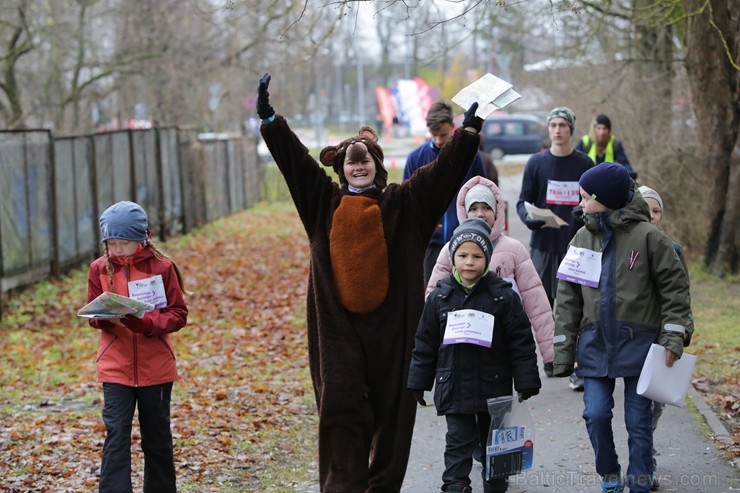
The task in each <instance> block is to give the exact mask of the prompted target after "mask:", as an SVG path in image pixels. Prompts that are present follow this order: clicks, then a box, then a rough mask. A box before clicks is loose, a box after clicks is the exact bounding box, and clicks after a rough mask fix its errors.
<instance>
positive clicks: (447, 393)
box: [434, 369, 455, 413]
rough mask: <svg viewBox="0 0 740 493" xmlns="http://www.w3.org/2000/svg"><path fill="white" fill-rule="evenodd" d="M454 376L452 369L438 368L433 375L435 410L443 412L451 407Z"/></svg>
mask: <svg viewBox="0 0 740 493" xmlns="http://www.w3.org/2000/svg"><path fill="white" fill-rule="evenodd" d="M454 386H455V378H454V374H453V373H452V370H449V369H447V370H439V371H437V373H436V374H435V376H434V387H435V390H434V405H435V406H436V407H437V411H439V412H440V413H441V412H444V411H446V410H449V409H450V408H452V405H453V402H454Z"/></svg>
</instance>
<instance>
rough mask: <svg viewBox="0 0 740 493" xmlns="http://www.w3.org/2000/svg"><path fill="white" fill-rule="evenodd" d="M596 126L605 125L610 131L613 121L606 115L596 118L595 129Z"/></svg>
mask: <svg viewBox="0 0 740 493" xmlns="http://www.w3.org/2000/svg"><path fill="white" fill-rule="evenodd" d="M596 125H604V126H605V127H606V128H608V129H609V130H611V129H612V121H611V120H610V119H609V117H608V116H606V115H603V114H602V115H599V116H597V117H596V118H594V127H595V126H596Z"/></svg>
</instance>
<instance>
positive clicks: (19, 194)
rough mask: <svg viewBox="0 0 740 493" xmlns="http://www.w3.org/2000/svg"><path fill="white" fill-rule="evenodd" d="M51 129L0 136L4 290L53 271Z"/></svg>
mask: <svg viewBox="0 0 740 493" xmlns="http://www.w3.org/2000/svg"><path fill="white" fill-rule="evenodd" d="M50 140H51V137H50V134H49V132H47V131H43V130H39V131H24V132H3V133H2V134H1V137H0V176H2V181H1V182H0V183H1V185H0V194H2V197H3V200H2V206H1V207H0V264H1V265H0V272H1V273H2V288H3V291H5V290H7V289H12V288H13V287H15V286H16V285H18V284H22V283H24V282H28V280H29V279H30V280H35V279H37V278H39V277H43V276H47V275H48V274H49V273H50V271H51V264H52V260H53V257H52V253H53V249H52V245H53V243H54V238H53V234H54V232H53V223H52V220H53V219H52V210H51V204H52V203H51V198H52V193H53V191H52V190H51V176H52V173H53V169H52V162H51V152H50V146H51V144H50Z"/></svg>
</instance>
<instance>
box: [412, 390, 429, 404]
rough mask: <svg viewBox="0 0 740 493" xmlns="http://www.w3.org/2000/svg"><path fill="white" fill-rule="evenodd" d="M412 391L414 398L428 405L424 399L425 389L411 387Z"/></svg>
mask: <svg viewBox="0 0 740 493" xmlns="http://www.w3.org/2000/svg"><path fill="white" fill-rule="evenodd" d="M411 393H412V394H413V395H414V399H416V402H418V403H419V404H420V405H422V406H426V405H427V401H425V400H424V391H423V390H417V389H411Z"/></svg>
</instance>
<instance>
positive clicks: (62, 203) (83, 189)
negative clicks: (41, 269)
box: [54, 137, 97, 268]
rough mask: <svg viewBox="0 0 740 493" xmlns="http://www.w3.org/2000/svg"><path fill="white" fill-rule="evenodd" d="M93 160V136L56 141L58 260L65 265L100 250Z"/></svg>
mask: <svg viewBox="0 0 740 493" xmlns="http://www.w3.org/2000/svg"><path fill="white" fill-rule="evenodd" d="M91 160H92V141H91V139H90V138H89V137H70V138H63V139H56V140H55V141H54V162H55V169H56V176H55V180H54V187H55V189H56V195H55V196H56V205H55V207H54V210H55V212H56V221H57V259H58V261H59V264H60V267H62V268H65V267H67V266H71V265H74V264H76V263H78V262H79V261H80V260H81V259H83V258H90V257H92V256H93V255H94V254H95V252H96V250H97V249H96V241H97V235H96V228H97V220H96V218H95V217H94V214H93V194H92V177H91V173H90V171H91V169H92V166H93V163H92V161H91Z"/></svg>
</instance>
